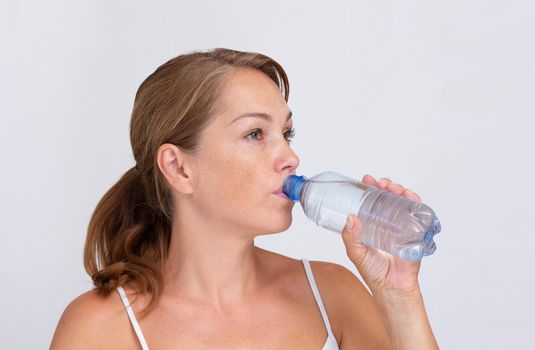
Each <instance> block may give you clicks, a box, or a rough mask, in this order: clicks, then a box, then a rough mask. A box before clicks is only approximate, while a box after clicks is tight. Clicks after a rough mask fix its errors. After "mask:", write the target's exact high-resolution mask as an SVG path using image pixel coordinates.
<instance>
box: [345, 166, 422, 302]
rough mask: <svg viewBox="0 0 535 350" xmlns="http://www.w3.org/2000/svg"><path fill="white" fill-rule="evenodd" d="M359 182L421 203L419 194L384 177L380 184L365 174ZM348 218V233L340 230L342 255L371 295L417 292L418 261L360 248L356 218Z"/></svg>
mask: <svg viewBox="0 0 535 350" xmlns="http://www.w3.org/2000/svg"><path fill="white" fill-rule="evenodd" d="M362 182H364V183H366V184H368V185H372V186H375V187H377V188H380V189H383V190H387V191H390V192H392V193H395V194H398V195H401V196H403V197H406V198H408V199H411V200H415V201H418V202H421V198H420V196H419V195H417V194H416V193H414V192H412V191H410V190H409V189H406V188H404V187H403V186H401V185H399V184H395V183H393V182H392V181H391V180H390V179H388V178H382V179H381V180H380V181H376V180H375V179H374V178H373V177H372V176H369V175H365V176H364V177H363V179H362ZM349 218H351V219H352V222H353V228H352V229H351V231H350V230H349V229H348V226H347V225H346V227H345V228H344V229H343V230H342V238H343V240H344V244H345V246H346V252H347V255H348V257H349V259H350V260H351V261H352V262H353V263H354V264H355V266H356V267H357V269H358V271H359V273H360V275H361V276H362V278H363V279H364V282H366V284H367V285H368V287H369V288H370V290H371V292H372V293H373V294H375V293H383V292H386V293H389V292H401V293H413V292H418V291H419V284H418V271H419V270H420V261H411V260H404V259H401V258H398V257H397V256H394V255H391V254H388V253H386V252H383V251H379V250H377V249H374V248H371V247H368V246H366V245H364V244H363V243H362V242H361V241H360V232H361V228H362V225H361V223H360V220H359V218H358V216H357V215H353V214H350V215H348V220H349Z"/></svg>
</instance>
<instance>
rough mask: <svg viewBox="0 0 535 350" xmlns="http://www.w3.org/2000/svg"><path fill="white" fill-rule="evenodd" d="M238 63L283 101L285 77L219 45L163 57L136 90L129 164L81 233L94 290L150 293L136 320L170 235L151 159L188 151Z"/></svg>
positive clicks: (169, 204) (167, 198) (165, 198)
mask: <svg viewBox="0 0 535 350" xmlns="http://www.w3.org/2000/svg"><path fill="white" fill-rule="evenodd" d="M240 67H244V68H253V69H258V70H260V71H261V72H263V73H265V74H266V75H267V76H268V77H270V78H271V79H272V80H273V81H274V82H275V83H276V84H277V85H278V86H279V88H280V90H281V92H282V94H283V95H284V98H285V100H286V101H288V95H289V84H288V78H287V76H286V73H285V72H284V70H283V68H282V67H281V66H280V65H279V64H278V63H277V62H275V61H274V60H273V59H271V58H270V57H267V56H265V55H262V54H258V53H252V52H240V51H235V50H229V49H222V48H218V49H214V50H210V51H206V52H200V51H197V52H192V53H188V54H184V55H181V56H178V57H175V58H173V59H171V60H169V61H168V62H166V63H164V64H163V65H161V66H160V67H158V69H156V71H155V72H154V73H152V74H151V75H149V77H147V79H145V81H143V83H142V84H141V85H140V87H139V89H138V91H137V93H136V97H135V101H134V108H133V111H132V119H131V121H130V142H131V144H132V151H133V154H134V158H135V160H136V161H137V165H136V166H135V167H132V168H131V169H129V170H128V171H126V173H125V174H124V175H123V176H122V177H121V178H120V179H119V181H118V182H117V183H116V184H115V185H113V186H112V187H111V188H110V189H109V190H108V191H107V192H106V194H105V195H104V196H103V197H102V199H101V200H100V202H99V203H98V204H97V206H96V208H95V211H94V212H93V215H92V216H91V220H90V222H89V227H88V230H87V238H86V242H85V248H84V266H85V269H86V271H87V273H88V274H89V275H90V276H91V278H92V280H93V284H94V286H95V289H96V290H97V291H98V293H100V294H104V295H108V294H109V293H110V292H112V291H113V290H114V289H115V288H116V287H117V286H120V285H124V284H125V283H126V282H129V281H135V283H136V286H137V287H138V288H137V291H136V292H137V293H143V294H147V295H149V297H150V299H149V303H148V305H147V306H146V307H145V308H144V309H143V311H142V314H141V317H143V316H145V315H146V314H148V313H149V312H150V311H151V310H152V309H153V308H154V307H155V306H156V304H157V303H158V300H159V299H160V296H161V292H162V290H163V277H162V273H161V270H162V267H163V265H164V263H165V260H166V258H167V253H168V249H169V243H170V240H171V227H172V220H173V200H172V196H171V192H170V190H169V188H168V187H167V183H166V179H165V177H164V176H163V174H162V173H161V172H160V169H159V167H158V164H157V159H156V156H157V152H158V149H159V147H160V146H161V145H162V144H164V143H170V144H174V145H176V146H177V147H179V148H180V149H181V150H182V151H184V152H191V153H193V152H195V151H196V150H197V147H198V141H199V136H200V134H201V132H202V131H203V130H204V129H205V128H206V126H207V125H208V122H209V121H210V119H211V117H212V116H213V114H214V112H215V109H214V108H215V105H216V100H217V98H218V96H219V91H220V89H221V88H222V86H223V83H224V81H225V77H226V76H227V74H228V73H229V72H231V71H232V70H234V69H236V68H240ZM177 219H178V220H180V218H177Z"/></svg>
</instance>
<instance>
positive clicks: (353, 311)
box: [310, 261, 390, 349]
mask: <svg viewBox="0 0 535 350" xmlns="http://www.w3.org/2000/svg"><path fill="white" fill-rule="evenodd" d="M310 267H311V269H312V271H313V274H314V279H315V280H316V284H317V285H318V289H319V290H320V293H321V297H322V300H323V303H324V304H325V308H326V309H327V313H328V315H329V319H330V320H331V325H332V327H333V332H334V333H335V335H338V336H339V339H338V340H339V343H340V344H341V348H342V349H344V348H346V349H353V348H364V349H389V348H390V342H389V340H388V335H387V332H386V328H385V326H384V323H383V319H382V317H381V314H380V311H379V309H378V307H377V305H376V304H375V301H374V300H373V297H372V295H371V294H370V292H369V291H368V289H367V288H366V287H365V286H364V285H363V283H362V282H361V281H360V279H359V278H358V277H357V276H356V275H355V274H354V273H353V272H352V271H351V270H349V269H348V268H347V267H345V266H342V265H339V264H336V263H331V262H324V261H310ZM331 316H332V317H331ZM335 327H336V329H337V331H335V329H334V328H335ZM337 333H338V334H337Z"/></svg>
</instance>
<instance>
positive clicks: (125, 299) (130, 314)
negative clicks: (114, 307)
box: [117, 286, 149, 350]
mask: <svg viewBox="0 0 535 350" xmlns="http://www.w3.org/2000/svg"><path fill="white" fill-rule="evenodd" d="M117 292H118V293H119V296H120V297H121V300H122V301H123V305H124V308H125V309H126V312H127V313H128V318H129V319H130V323H132V327H134V331H135V332H136V336H137V339H138V340H139V343H140V344H141V348H142V349H143V350H149V346H148V345H147V342H146V341H145V337H144V336H143V333H142V332H141V327H139V323H138V322H137V319H136V315H135V314H134V310H132V306H130V301H129V300H128V297H127V296H126V293H125V291H124V289H123V287H121V286H119V287H117Z"/></svg>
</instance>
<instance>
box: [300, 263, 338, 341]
mask: <svg viewBox="0 0 535 350" xmlns="http://www.w3.org/2000/svg"><path fill="white" fill-rule="evenodd" d="M301 261H302V262H303V266H304V267H305V272H306V275H307V278H308V283H309V284H310V287H311V289H312V293H313V294H314V298H315V299H316V303H317V304H318V306H319V308H320V312H321V317H323V323H325V328H327V333H328V335H329V336H330V337H332V338H333V339H334V334H333V331H332V329H331V323H330V322H329V317H328V316H327V312H326V311H325V307H324V306H323V302H322V300H321V295H320V292H319V290H318V286H317V285H316V280H315V279H314V274H313V273H312V268H311V267H310V263H309V261H308V260H307V259H301Z"/></svg>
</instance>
